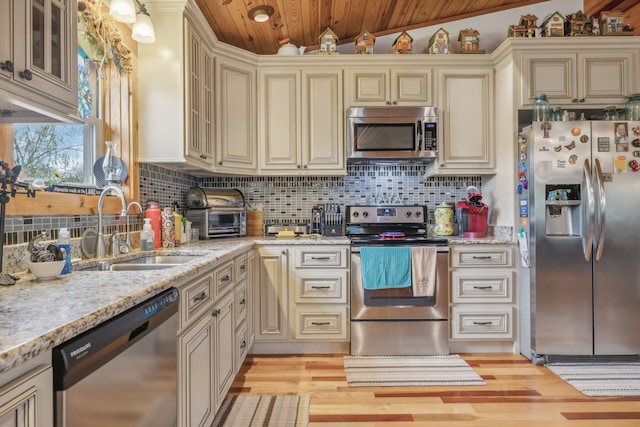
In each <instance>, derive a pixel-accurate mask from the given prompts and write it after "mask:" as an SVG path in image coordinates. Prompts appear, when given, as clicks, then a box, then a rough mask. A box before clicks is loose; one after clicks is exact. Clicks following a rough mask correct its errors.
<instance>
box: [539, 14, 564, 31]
mask: <svg viewBox="0 0 640 427" xmlns="http://www.w3.org/2000/svg"><path fill="white" fill-rule="evenodd" d="M566 20H567V18H565V17H564V16H563V15H562V14H561V13H560V12H553V13H552V14H551V15H549V16H547V17H546V18H544V21H542V24H541V25H540V36H542V37H564V23H565V21H566Z"/></svg>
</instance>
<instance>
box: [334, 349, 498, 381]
mask: <svg viewBox="0 0 640 427" xmlns="http://www.w3.org/2000/svg"><path fill="white" fill-rule="evenodd" d="M344 370H345V373H346V375H347V383H348V384H349V387H394V386H398V387H400V386H448V385H452V386H459V385H486V382H485V381H484V380H483V379H482V377H480V375H478V374H477V373H476V371H474V370H473V369H472V368H471V367H470V366H469V364H467V362H466V361H465V360H464V359H463V358H462V357H460V356H458V355H448V356H345V357H344Z"/></svg>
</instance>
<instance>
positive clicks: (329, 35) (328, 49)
mask: <svg viewBox="0 0 640 427" xmlns="http://www.w3.org/2000/svg"><path fill="white" fill-rule="evenodd" d="M337 43H338V37H337V36H336V33H334V32H333V31H331V28H329V27H327V29H326V30H324V31H323V32H322V34H320V37H318V45H320V48H319V49H318V54H319V55H337V54H339V53H340V52H338V50H337V48H336V45H337Z"/></svg>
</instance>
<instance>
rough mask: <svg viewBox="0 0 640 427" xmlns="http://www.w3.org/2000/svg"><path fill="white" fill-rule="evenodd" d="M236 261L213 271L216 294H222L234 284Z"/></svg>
mask: <svg viewBox="0 0 640 427" xmlns="http://www.w3.org/2000/svg"><path fill="white" fill-rule="evenodd" d="M233 269H234V262H233V261H229V262H228V263H226V264H224V265H221V266H220V267H218V268H216V269H215V271H214V272H213V283H214V286H215V295H216V297H217V296H220V295H222V294H223V293H224V292H226V291H227V289H229V288H230V287H232V286H233V284H234V278H233Z"/></svg>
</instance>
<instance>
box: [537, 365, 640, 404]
mask: <svg viewBox="0 0 640 427" xmlns="http://www.w3.org/2000/svg"><path fill="white" fill-rule="evenodd" d="M545 366H546V367H547V368H548V369H549V370H550V371H551V372H553V373H554V374H556V375H557V376H559V377H560V378H562V379H563V380H564V381H566V382H567V383H568V384H570V385H571V386H572V387H573V388H575V389H576V390H578V391H580V392H581V393H582V394H584V395H586V396H592V397H597V396H640V363H638V362H634V363H617V362H610V363H548V364H546V365H545Z"/></svg>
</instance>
